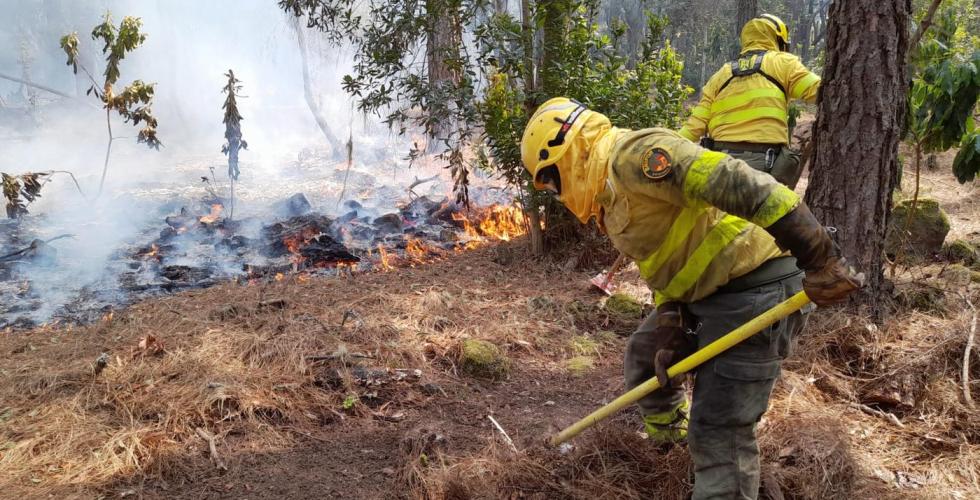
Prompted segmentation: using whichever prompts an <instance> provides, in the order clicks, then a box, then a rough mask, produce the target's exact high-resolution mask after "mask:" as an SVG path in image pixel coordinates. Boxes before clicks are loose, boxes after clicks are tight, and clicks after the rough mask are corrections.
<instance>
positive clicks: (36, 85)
mask: <svg viewBox="0 0 980 500" xmlns="http://www.w3.org/2000/svg"><path fill="white" fill-rule="evenodd" d="M0 78H3V79H4V80H10V81H12V82H17V83H20V84H23V85H27V86H28V87H34V88H36V89H41V90H43V91H45V92H49V93H51V94H54V95H57V96H61V97H67V98H68V99H75V96H73V95H68V94H66V93H64V92H62V91H60V90H55V89H53V88H51V87H46V86H44V85H41V84H39V83H34V82H32V81H29V80H24V79H23V78H17V77H16V76H10V75H6V74H3V73H0Z"/></svg>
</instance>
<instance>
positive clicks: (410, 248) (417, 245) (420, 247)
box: [405, 238, 429, 262]
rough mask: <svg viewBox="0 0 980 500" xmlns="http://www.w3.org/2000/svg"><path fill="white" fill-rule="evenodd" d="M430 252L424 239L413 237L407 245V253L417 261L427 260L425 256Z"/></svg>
mask: <svg viewBox="0 0 980 500" xmlns="http://www.w3.org/2000/svg"><path fill="white" fill-rule="evenodd" d="M428 254H429V250H428V248H427V247H426V245H425V243H423V242H422V240H419V239H416V238H412V239H410V240H408V244H407V245H405V255H407V256H408V257H409V258H410V259H412V260H414V261H416V262H425V257H426V255H428Z"/></svg>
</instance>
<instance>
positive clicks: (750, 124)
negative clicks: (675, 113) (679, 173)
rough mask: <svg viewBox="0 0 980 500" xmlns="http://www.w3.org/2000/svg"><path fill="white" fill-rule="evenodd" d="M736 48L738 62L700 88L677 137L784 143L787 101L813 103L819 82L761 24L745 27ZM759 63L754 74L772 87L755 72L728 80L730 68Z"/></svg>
mask: <svg viewBox="0 0 980 500" xmlns="http://www.w3.org/2000/svg"><path fill="white" fill-rule="evenodd" d="M741 43H742V54H741V57H740V58H739V59H738V61H737V62H734V63H729V64H725V65H724V66H722V67H721V69H719V70H718V71H717V72H716V73H715V74H714V75H713V76H712V77H711V79H709V80H708V83H706V84H705V85H704V88H703V89H701V101H700V102H698V105H697V106H695V107H694V109H693V110H691V117H690V118H688V120H687V123H685V124H684V127H683V128H681V130H680V131H679V133H680V134H681V136H683V137H685V138H686V139H688V140H690V141H695V142H696V141H697V140H698V139H700V137H701V136H703V135H708V136H710V137H711V138H713V139H715V140H717V141H726V142H754V143H764V144H786V143H787V142H788V141H787V139H788V138H787V135H788V134H787V128H788V124H787V120H788V115H787V112H788V102H789V100H790V99H803V100H805V101H807V102H811V103H812V102H814V101H815V100H816V98H817V89H818V88H819V87H820V77H819V76H817V75H816V74H814V73H812V72H811V71H810V70H808V69H807V68H806V66H804V65H803V63H801V62H800V60H799V58H798V57H796V56H795V55H793V54H790V53H788V52H781V51H779V50H778V48H777V46H776V41H775V40H774V39H773V38H772V35H771V33H770V29H769V27H768V26H766V25H765V21H764V20H763V19H753V20H751V21H749V22H748V23H746V25H745V27H744V28H742V34H741ZM763 51H765V53H764V54H763ZM759 58H762V61H761V66H760V67H759V69H760V70H761V71H762V73H764V74H765V75H768V76H770V77H772V80H775V82H774V81H771V80H770V79H768V78H766V76H764V75H763V74H760V73H755V74H751V75H748V76H742V77H735V78H732V74H733V68H732V66H733V64H734V65H737V66H738V68H739V69H740V70H747V69H750V68H753V67H754V66H755V65H756V64H757V63H758V62H759ZM777 83H778V86H777ZM780 87H782V88H780Z"/></svg>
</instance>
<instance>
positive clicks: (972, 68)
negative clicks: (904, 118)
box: [908, 8, 980, 183]
mask: <svg viewBox="0 0 980 500" xmlns="http://www.w3.org/2000/svg"><path fill="white" fill-rule="evenodd" d="M960 21H961V20H960V19H958V16H957V14H956V10H955V9H953V8H947V9H944V10H942V11H940V12H939V13H938V14H937V19H936V20H935V23H934V25H933V27H932V28H930V30H929V31H928V32H927V33H926V36H924V37H923V39H922V41H921V42H920V45H919V47H918V48H917V50H916V51H915V53H914V54H913V57H912V61H911V62H912V65H913V69H914V70H915V77H914V79H913V81H912V89H911V92H910V94H909V106H910V110H911V113H910V117H909V124H908V134H909V137H910V139H911V140H912V141H913V143H914V145H915V148H916V151H917V155H918V154H919V153H921V152H925V153H934V152H939V151H946V150H948V149H950V148H955V147H960V148H961V150H960V153H959V154H958V155H957V156H956V158H955V159H954V162H953V173H954V174H955V175H956V178H957V180H959V181H960V182H961V183H963V182H967V181H971V180H973V179H974V178H975V177H976V175H977V173H978V172H980V154H978V153H980V150H978V149H977V146H978V143H980V141H978V140H977V131H976V127H975V124H974V112H975V110H976V105H977V98H978V97H980V47H977V46H976V44H975V41H971V39H970V38H969V37H966V36H964V35H963V33H962V30H961V29H960V24H961V22H960ZM916 163H917V164H918V158H917V159H916Z"/></svg>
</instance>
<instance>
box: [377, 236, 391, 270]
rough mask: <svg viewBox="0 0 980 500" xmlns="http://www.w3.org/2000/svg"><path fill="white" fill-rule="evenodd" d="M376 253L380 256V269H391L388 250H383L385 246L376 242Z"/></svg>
mask: <svg viewBox="0 0 980 500" xmlns="http://www.w3.org/2000/svg"><path fill="white" fill-rule="evenodd" d="M378 255H380V256H381V262H380V263H381V269H382V270H385V271H390V270H392V269H393V268H392V266H391V262H390V261H389V258H388V251H387V250H385V247H383V246H381V243H378Z"/></svg>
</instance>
